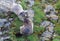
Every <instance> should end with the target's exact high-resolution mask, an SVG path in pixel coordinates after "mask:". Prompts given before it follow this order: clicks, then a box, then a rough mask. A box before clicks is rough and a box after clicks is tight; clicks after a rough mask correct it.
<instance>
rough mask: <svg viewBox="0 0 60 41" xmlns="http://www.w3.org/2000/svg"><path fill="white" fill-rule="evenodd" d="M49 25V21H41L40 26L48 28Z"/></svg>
mask: <svg viewBox="0 0 60 41" xmlns="http://www.w3.org/2000/svg"><path fill="white" fill-rule="evenodd" d="M49 24H50V22H49V21H43V22H42V23H41V24H40V26H43V27H46V26H48V25H49Z"/></svg>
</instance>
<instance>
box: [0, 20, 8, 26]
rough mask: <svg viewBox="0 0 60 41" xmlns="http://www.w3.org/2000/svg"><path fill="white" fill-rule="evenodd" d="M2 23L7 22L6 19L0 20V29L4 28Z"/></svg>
mask: <svg viewBox="0 0 60 41" xmlns="http://www.w3.org/2000/svg"><path fill="white" fill-rule="evenodd" d="M4 22H7V20H6V19H0V27H3V26H4Z"/></svg>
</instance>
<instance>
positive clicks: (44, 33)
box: [42, 31, 52, 41]
mask: <svg viewBox="0 0 60 41" xmlns="http://www.w3.org/2000/svg"><path fill="white" fill-rule="evenodd" d="M51 37H52V33H50V32H49V31H45V32H43V34H42V40H44V41H45V40H49V39H50V38H51Z"/></svg>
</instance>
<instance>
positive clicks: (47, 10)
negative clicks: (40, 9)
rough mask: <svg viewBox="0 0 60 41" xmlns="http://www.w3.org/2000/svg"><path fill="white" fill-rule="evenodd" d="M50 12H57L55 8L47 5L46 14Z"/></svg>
mask: <svg viewBox="0 0 60 41" xmlns="http://www.w3.org/2000/svg"><path fill="white" fill-rule="evenodd" d="M50 10H53V11H54V12H55V8H54V7H53V6H52V5H47V6H46V8H45V9H44V12H45V13H46V12H49V11H50Z"/></svg>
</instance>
